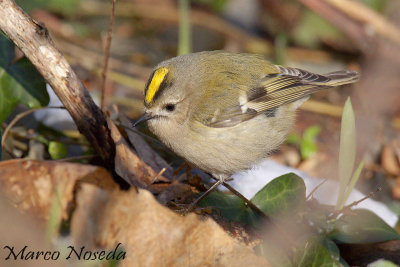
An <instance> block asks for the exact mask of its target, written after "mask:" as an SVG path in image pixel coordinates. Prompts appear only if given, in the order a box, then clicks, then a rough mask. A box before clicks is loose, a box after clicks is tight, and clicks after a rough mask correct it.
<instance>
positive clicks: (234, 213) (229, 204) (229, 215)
mask: <svg viewBox="0 0 400 267" xmlns="http://www.w3.org/2000/svg"><path fill="white" fill-rule="evenodd" d="M198 205H199V206H200V207H211V208H214V209H215V210H216V211H217V212H218V213H219V214H220V215H221V217H223V218H225V219H227V220H229V221H234V222H240V223H244V224H249V225H253V226H256V225H257V222H258V221H259V219H260V217H259V216H258V215H256V214H255V213H254V212H253V211H252V210H251V208H249V207H247V206H246V205H245V203H244V201H243V200H242V199H241V198H239V197H237V196H235V195H228V194H225V193H223V192H219V191H214V192H211V193H210V194H209V195H208V196H207V197H206V198H204V199H203V200H202V201H200V202H199V204H198Z"/></svg>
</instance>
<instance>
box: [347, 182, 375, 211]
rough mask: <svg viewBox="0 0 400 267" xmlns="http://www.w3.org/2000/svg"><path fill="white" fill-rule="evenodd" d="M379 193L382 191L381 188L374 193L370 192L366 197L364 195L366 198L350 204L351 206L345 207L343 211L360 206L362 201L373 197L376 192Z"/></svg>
mask: <svg viewBox="0 0 400 267" xmlns="http://www.w3.org/2000/svg"><path fill="white" fill-rule="evenodd" d="M380 191H382V187H378V188H377V189H376V190H375V191H374V192H370V193H369V194H368V195H366V196H365V197H363V198H362V199H360V200H357V201H354V202H353V203H351V204H349V205H347V206H345V207H344V208H343V209H347V210H349V209H350V208H352V207H354V206H356V205H358V204H360V203H361V202H363V201H364V200H366V199H368V198H371V197H373V196H374V195H375V194H376V193H378V192H380Z"/></svg>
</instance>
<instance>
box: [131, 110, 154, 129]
mask: <svg viewBox="0 0 400 267" xmlns="http://www.w3.org/2000/svg"><path fill="white" fill-rule="evenodd" d="M154 117H155V116H154V115H153V114H151V113H144V114H143V115H142V116H141V117H140V118H139V119H138V120H137V121H136V122H135V123H134V124H133V127H136V126H137V125H139V124H140V123H142V122H145V121H148V120H150V119H152V118H154Z"/></svg>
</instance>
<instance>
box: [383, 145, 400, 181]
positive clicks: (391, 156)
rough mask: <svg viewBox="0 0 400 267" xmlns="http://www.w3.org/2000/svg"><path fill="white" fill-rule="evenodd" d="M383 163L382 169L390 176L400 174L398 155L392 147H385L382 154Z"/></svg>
mask: <svg viewBox="0 0 400 267" xmlns="http://www.w3.org/2000/svg"><path fill="white" fill-rule="evenodd" d="M381 162H382V167H383V168H384V169H385V171H387V172H388V173H389V174H390V175H399V174H400V164H399V161H398V160H397V157H396V153H395V151H394V149H393V148H392V147H391V146H389V145H385V146H384V147H383V150H382V153H381Z"/></svg>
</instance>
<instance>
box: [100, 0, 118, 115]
mask: <svg viewBox="0 0 400 267" xmlns="http://www.w3.org/2000/svg"><path fill="white" fill-rule="evenodd" d="M116 1H117V0H111V15H110V25H109V27H108V33H107V41H106V46H105V48H104V64H103V71H102V73H101V85H100V88H101V102H100V107H101V109H103V108H104V99H105V95H106V80H107V69H108V60H109V58H110V48H111V41H112V31H113V27H114V18H115V2H116Z"/></svg>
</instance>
